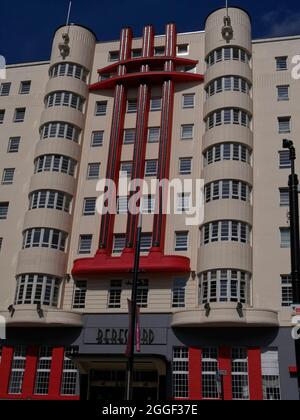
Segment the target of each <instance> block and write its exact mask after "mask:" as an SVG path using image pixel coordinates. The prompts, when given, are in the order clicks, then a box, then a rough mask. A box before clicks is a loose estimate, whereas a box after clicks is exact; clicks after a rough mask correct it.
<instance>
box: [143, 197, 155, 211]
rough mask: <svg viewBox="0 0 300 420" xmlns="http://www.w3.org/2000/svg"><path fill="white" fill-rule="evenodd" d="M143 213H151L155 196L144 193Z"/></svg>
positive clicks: (153, 208)
mask: <svg viewBox="0 0 300 420" xmlns="http://www.w3.org/2000/svg"><path fill="white" fill-rule="evenodd" d="M142 209H143V214H153V213H154V210H155V196H154V195H145V196H143V207H142Z"/></svg>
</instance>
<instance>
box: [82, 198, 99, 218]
mask: <svg viewBox="0 0 300 420" xmlns="http://www.w3.org/2000/svg"><path fill="white" fill-rule="evenodd" d="M96 201H97V199H96V198H85V199H84V203H83V215H84V216H94V215H95V213H96Z"/></svg>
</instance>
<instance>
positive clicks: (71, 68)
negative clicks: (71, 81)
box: [50, 63, 89, 82]
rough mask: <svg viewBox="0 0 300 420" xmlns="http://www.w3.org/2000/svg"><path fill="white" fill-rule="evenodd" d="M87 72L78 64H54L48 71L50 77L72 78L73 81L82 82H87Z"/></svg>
mask: <svg viewBox="0 0 300 420" xmlns="http://www.w3.org/2000/svg"><path fill="white" fill-rule="evenodd" d="M88 74H89V72H88V70H86V69H85V68H84V67H82V66H80V65H79V64H73V63H59V64H55V65H54V66H53V67H51V69H50V77H51V78H55V77H65V76H68V77H74V78H75V79H79V80H82V81H83V82H86V81H87V77H88Z"/></svg>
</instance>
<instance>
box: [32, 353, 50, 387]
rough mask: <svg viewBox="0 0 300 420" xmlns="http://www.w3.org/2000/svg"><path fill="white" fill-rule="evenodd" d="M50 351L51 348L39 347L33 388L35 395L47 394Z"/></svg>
mask: <svg viewBox="0 0 300 420" xmlns="http://www.w3.org/2000/svg"><path fill="white" fill-rule="evenodd" d="M52 350H53V349H52V347H46V346H42V347H40V352H39V359H38V365H37V370H36V377H35V386H34V393H35V395H47V394H48V393H49V383H50V373H51V364H52Z"/></svg>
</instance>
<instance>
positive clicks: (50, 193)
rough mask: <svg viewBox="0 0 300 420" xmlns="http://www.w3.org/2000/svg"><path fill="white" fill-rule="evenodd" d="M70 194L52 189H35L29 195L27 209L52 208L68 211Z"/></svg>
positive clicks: (70, 199)
mask: <svg viewBox="0 0 300 420" xmlns="http://www.w3.org/2000/svg"><path fill="white" fill-rule="evenodd" d="M71 202H72V196H71V195H69V194H67V193H64V192H61V191H54V190H40V191H35V192H33V193H31V194H30V196H29V210H34V209H54V210H61V211H65V212H66V213H70V207H71Z"/></svg>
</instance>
